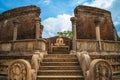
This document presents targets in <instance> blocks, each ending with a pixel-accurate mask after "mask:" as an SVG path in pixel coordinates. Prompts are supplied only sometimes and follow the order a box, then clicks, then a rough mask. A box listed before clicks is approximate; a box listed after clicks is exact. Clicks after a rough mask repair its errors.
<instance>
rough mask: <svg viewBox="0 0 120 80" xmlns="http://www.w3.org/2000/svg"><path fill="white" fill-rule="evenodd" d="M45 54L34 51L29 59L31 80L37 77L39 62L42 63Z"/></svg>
mask: <svg viewBox="0 0 120 80" xmlns="http://www.w3.org/2000/svg"><path fill="white" fill-rule="evenodd" d="M46 54H47V52H46V51H44V52H40V51H38V50H37V51H35V53H34V54H33V56H32V59H31V65H32V71H33V72H32V80H36V77H37V71H38V70H39V67H40V62H42V59H43V57H44V55H46Z"/></svg>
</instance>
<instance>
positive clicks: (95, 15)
mask: <svg viewBox="0 0 120 80" xmlns="http://www.w3.org/2000/svg"><path fill="white" fill-rule="evenodd" d="M74 14H75V17H76V18H77V21H76V33H77V39H96V31H95V27H96V24H95V21H96V20H98V21H99V27H100V37H101V39H102V40H115V36H117V34H116V30H115V28H114V25H113V22H112V18H111V13H110V12H109V11H106V10H103V9H99V8H95V7H88V6H77V7H76V8H75V10H74Z"/></svg>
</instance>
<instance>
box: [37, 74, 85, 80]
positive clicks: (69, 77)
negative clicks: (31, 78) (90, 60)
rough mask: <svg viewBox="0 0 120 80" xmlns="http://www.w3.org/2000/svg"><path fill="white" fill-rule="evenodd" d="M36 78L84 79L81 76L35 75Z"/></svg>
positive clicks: (50, 79)
mask: <svg viewBox="0 0 120 80" xmlns="http://www.w3.org/2000/svg"><path fill="white" fill-rule="evenodd" d="M37 80H84V78H83V76H71V75H68V76H61V75H59V76H46V75H43V76H37Z"/></svg>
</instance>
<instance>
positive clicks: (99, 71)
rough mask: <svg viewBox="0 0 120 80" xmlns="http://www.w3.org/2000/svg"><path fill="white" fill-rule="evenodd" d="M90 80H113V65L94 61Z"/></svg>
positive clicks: (98, 60) (89, 74)
mask: <svg viewBox="0 0 120 80" xmlns="http://www.w3.org/2000/svg"><path fill="white" fill-rule="evenodd" d="M88 80H112V69H111V65H110V64H109V63H108V62H107V61H105V60H103V59H96V60H93V61H92V62H91V64H90V69H89V72H88Z"/></svg>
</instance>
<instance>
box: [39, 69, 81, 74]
mask: <svg viewBox="0 0 120 80" xmlns="http://www.w3.org/2000/svg"><path fill="white" fill-rule="evenodd" d="M37 74H38V75H82V71H81V70H39V71H38V73H37Z"/></svg>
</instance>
